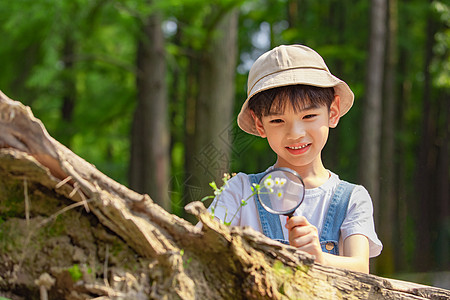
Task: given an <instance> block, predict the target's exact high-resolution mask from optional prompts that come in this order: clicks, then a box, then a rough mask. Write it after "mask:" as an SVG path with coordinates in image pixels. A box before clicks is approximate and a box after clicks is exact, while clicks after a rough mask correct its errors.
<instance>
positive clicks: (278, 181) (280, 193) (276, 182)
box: [258, 168, 305, 215]
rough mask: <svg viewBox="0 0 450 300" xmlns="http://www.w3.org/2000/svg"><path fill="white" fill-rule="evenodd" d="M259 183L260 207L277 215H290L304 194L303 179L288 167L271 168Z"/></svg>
mask: <svg viewBox="0 0 450 300" xmlns="http://www.w3.org/2000/svg"><path fill="white" fill-rule="evenodd" d="M259 184H260V187H261V189H260V190H259V192H258V199H259V201H260V203H261V205H262V207H263V208H264V209H266V210H267V211H268V212H270V213H273V214H277V215H292V214H293V213H294V211H295V210H296V209H297V208H298V207H299V205H300V204H301V203H302V201H303V198H304V195H305V185H304V184H303V180H302V179H301V177H300V176H299V175H298V174H297V172H295V171H293V170H291V169H288V168H276V169H272V170H271V171H269V172H267V174H266V175H265V176H263V178H261V180H260V183H259Z"/></svg>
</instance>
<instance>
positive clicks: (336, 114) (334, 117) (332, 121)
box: [328, 95, 341, 128]
mask: <svg viewBox="0 0 450 300" xmlns="http://www.w3.org/2000/svg"><path fill="white" fill-rule="evenodd" d="M340 113H341V97H339V96H338V95H334V100H333V102H332V103H331V106H330V113H329V115H330V117H329V121H328V126H330V128H335V127H336V126H337V124H338V123H339V119H340Z"/></svg>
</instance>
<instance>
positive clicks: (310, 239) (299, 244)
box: [290, 234, 315, 252]
mask: <svg viewBox="0 0 450 300" xmlns="http://www.w3.org/2000/svg"><path fill="white" fill-rule="evenodd" d="M314 243H315V237H314V235H312V234H308V235H304V236H300V237H296V238H293V239H292V240H291V241H290V244H291V246H294V247H296V248H299V249H300V250H303V251H306V252H309V251H308V250H311V249H314V246H315V245H314Z"/></svg>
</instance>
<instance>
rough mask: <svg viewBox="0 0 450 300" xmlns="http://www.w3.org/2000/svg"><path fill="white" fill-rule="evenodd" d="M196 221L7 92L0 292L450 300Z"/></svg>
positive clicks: (1, 150) (1, 155)
mask: <svg viewBox="0 0 450 300" xmlns="http://www.w3.org/2000/svg"><path fill="white" fill-rule="evenodd" d="M186 209H187V210H188V212H189V213H191V214H193V215H195V216H196V217H197V218H198V220H200V221H201V222H202V223H203V228H201V229H200V228H197V227H195V226H193V225H192V224H190V223H189V222H187V221H185V220H183V219H181V218H178V217H177V216H174V215H171V214H170V213H168V212H166V211H165V210H163V209H162V208H161V207H159V206H158V205H156V204H155V203H153V201H152V200H151V199H150V197H149V196H148V195H141V194H138V193H136V192H134V191H132V190H130V189H128V188H126V187H125V186H123V185H121V184H119V183H117V182H115V181H114V180H112V179H110V178H109V177H107V176H105V175H104V174H102V173H101V172H100V171H98V170H97V169H96V168H95V166H93V165H92V164H90V163H88V162H86V161H85V160H83V159H82V158H80V157H78V156H77V155H75V154H74V153H73V152H72V151H70V150H69V149H67V148H66V147H65V146H63V145H62V144H60V143H59V142H58V141H56V140H55V139H53V138H52V137H51V136H50V135H49V134H48V133H47V131H46V130H45V127H44V126H43V124H42V123H41V122H40V121H39V120H38V119H36V118H35V117H34V116H33V114H32V112H31V109H30V108H29V107H26V106H24V105H23V104H21V103H20V102H17V101H13V100H11V99H9V98H8V97H7V96H5V95H4V94H3V93H1V92H0V296H2V297H7V298H10V299H39V298H41V299H42V298H43V297H47V296H48V298H49V299H91V298H101V299H405V298H407V299H448V298H450V291H448V290H444V289H439V288H434V287H430V286H424V285H418V284H414V283H409V282H404V281H396V280H392V279H387V278H381V277H377V276H373V275H367V274H363V273H358V272H352V271H348V270H344V269H337V268H331V267H326V266H322V265H320V264H317V263H314V258H313V257H311V256H310V255H308V254H305V253H303V252H300V251H298V250H297V249H295V248H293V247H290V246H286V245H283V244H281V243H278V242H275V241H273V240H271V239H268V238H266V237H265V236H263V235H262V234H260V233H258V232H256V231H254V230H252V229H251V228H238V227H231V228H230V227H227V226H225V225H223V224H219V223H218V222H215V221H214V220H212V219H211V217H210V215H209V214H208V213H207V211H206V209H205V207H204V206H203V204H202V203H200V202H193V203H191V204H190V205H188V206H187V207H186Z"/></svg>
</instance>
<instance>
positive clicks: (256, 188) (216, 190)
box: [201, 173, 273, 226]
mask: <svg viewBox="0 0 450 300" xmlns="http://www.w3.org/2000/svg"><path fill="white" fill-rule="evenodd" d="M235 175H236V173H233V174H232V175H231V176H230V175H229V174H227V173H225V174H224V175H223V178H222V180H223V185H222V187H220V188H218V187H217V185H216V183H215V182H214V181H213V182H211V183H210V184H209V185H210V186H211V187H212V188H213V190H214V196H212V195H211V196H206V197H204V198H203V199H202V200H201V201H205V200H208V199H211V198H215V199H216V200H215V201H214V205H212V206H211V207H210V209H211V219H213V218H214V216H215V211H216V208H217V204H218V203H219V201H218V198H219V197H220V195H221V194H222V192H223V191H224V190H225V188H226V187H227V186H228V180H229V179H231V177H232V176H235ZM272 186H273V180H272ZM250 188H251V190H252V194H251V195H250V196H248V197H247V199H241V202H240V203H239V208H238V209H237V210H236V211H235V213H234V214H233V216H232V217H231V219H230V220H229V221H228V220H227V219H228V209H227V208H226V207H225V216H224V217H223V220H221V219H220V220H219V221H220V223H221V224H225V225H227V226H230V225H231V223H232V222H233V220H234V218H235V217H236V215H237V214H238V212H239V210H240V209H241V208H242V207H244V206H246V205H247V204H248V200H249V199H250V198H252V197H253V196H254V195H256V193H258V192H259V190H260V189H261V187H260V185H259V184H255V183H254V184H253V185H252V186H251V187H250Z"/></svg>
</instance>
